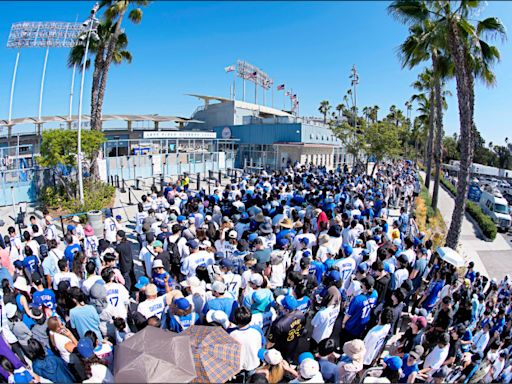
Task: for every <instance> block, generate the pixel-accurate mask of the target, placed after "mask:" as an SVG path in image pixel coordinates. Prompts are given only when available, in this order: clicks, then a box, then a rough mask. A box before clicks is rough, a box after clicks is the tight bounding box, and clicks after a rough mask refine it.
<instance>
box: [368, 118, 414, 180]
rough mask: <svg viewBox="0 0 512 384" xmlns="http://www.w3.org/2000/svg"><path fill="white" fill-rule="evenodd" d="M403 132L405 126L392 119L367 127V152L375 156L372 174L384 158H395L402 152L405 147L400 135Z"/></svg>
mask: <svg viewBox="0 0 512 384" xmlns="http://www.w3.org/2000/svg"><path fill="white" fill-rule="evenodd" d="M403 134H404V128H403V127H401V126H398V125H396V124H395V123H394V122H393V121H390V120H383V121H380V122H377V123H374V124H369V125H368V126H367V127H366V131H365V134H364V140H365V141H366V143H367V153H368V155H373V156H375V164H374V166H373V169H372V175H373V174H374V172H375V169H376V168H377V164H378V163H380V162H381V161H382V160H384V159H395V158H398V157H399V156H400V155H401V154H402V152H403V148H402V141H401V139H400V137H401V136H402V135H403Z"/></svg>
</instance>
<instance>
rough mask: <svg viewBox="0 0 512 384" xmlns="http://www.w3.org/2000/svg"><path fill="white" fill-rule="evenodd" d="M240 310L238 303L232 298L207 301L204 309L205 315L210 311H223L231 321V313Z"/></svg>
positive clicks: (217, 298)
mask: <svg viewBox="0 0 512 384" xmlns="http://www.w3.org/2000/svg"><path fill="white" fill-rule="evenodd" d="M236 308H238V302H237V301H236V300H234V299H232V298H231V297H216V298H215V299H212V300H210V301H207V302H206V304H205V305H204V308H203V313H204V314H206V313H208V311H210V310H214V311H223V312H225V313H226V315H228V318H229V319H231V313H232V312H233V311H234V310H235V309H236Z"/></svg>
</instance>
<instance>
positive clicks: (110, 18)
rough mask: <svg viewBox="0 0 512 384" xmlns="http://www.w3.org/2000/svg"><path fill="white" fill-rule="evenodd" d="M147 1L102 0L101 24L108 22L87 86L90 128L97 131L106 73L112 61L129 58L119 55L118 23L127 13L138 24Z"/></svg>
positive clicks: (119, 23) (100, 123)
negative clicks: (90, 86) (108, 25)
mask: <svg viewBox="0 0 512 384" xmlns="http://www.w3.org/2000/svg"><path fill="white" fill-rule="evenodd" d="M148 4H149V1H147V0H103V1H102V2H101V4H100V8H103V9H104V10H105V11H104V13H103V16H104V23H107V24H110V25H111V27H110V28H108V29H107V30H106V31H108V36H105V37H104V39H103V42H102V44H101V45H99V46H98V47H97V50H96V55H95V60H94V72H93V77H92V89H91V129H95V130H101V128H102V122H101V115H102V111H103V101H104V98H105V91H106V87H107V78H108V72H109V70H110V65H111V64H112V62H114V63H120V62H122V61H123V59H125V60H126V61H131V55H130V56H129V59H128V56H127V55H123V54H122V53H121V51H123V50H120V44H121V42H122V40H123V36H124V39H125V41H127V39H126V35H125V34H124V32H123V30H122V28H121V25H122V23H123V20H124V18H125V15H126V13H127V12H128V10H129V8H130V7H132V8H133V9H131V10H130V11H129V12H128V18H129V19H130V20H131V21H132V22H133V23H134V24H138V23H140V22H141V20H142V9H141V8H140V7H142V6H146V5H148Z"/></svg>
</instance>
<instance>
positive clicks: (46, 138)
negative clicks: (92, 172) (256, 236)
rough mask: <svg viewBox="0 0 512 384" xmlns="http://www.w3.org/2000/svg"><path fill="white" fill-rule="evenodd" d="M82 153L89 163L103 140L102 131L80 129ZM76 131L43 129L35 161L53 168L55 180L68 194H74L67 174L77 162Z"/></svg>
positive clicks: (70, 196)
mask: <svg viewBox="0 0 512 384" xmlns="http://www.w3.org/2000/svg"><path fill="white" fill-rule="evenodd" d="M81 141H82V153H83V156H84V160H85V162H89V163H91V162H92V161H93V160H94V158H95V156H96V154H97V153H98V151H99V149H100V147H101V144H103V143H104V142H105V136H104V135H103V132H99V131H90V130H82V140H81ZM77 151H78V132H77V131H76V130H68V129H51V130H46V131H43V137H42V142H41V150H40V155H39V156H38V157H37V163H38V164H39V165H41V166H43V167H49V168H52V169H54V170H55V176H56V181H57V182H58V184H59V185H58V186H60V187H61V188H62V189H63V190H64V191H65V193H66V195H67V196H68V198H72V197H74V195H75V191H74V187H75V184H74V183H70V181H69V177H67V176H66V175H67V174H69V173H70V172H71V171H72V170H73V169H74V168H76V164H77V162H78V161H77Z"/></svg>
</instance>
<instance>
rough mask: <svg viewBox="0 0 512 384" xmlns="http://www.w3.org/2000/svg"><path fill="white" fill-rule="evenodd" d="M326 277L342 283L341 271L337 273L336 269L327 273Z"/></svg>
mask: <svg viewBox="0 0 512 384" xmlns="http://www.w3.org/2000/svg"><path fill="white" fill-rule="evenodd" d="M326 277H328V278H330V279H331V280H332V281H340V280H341V274H340V271H337V270H335V269H331V270H330V271H329V272H327V275H326Z"/></svg>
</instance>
